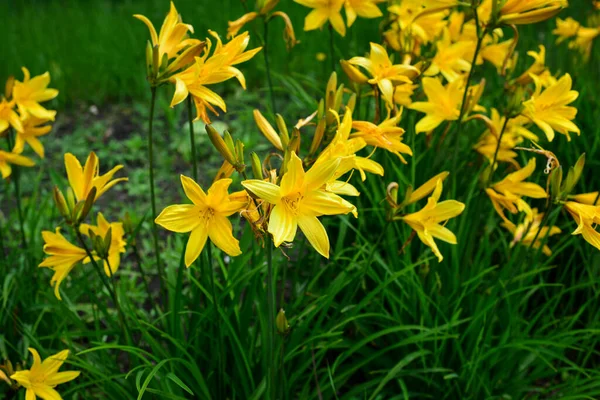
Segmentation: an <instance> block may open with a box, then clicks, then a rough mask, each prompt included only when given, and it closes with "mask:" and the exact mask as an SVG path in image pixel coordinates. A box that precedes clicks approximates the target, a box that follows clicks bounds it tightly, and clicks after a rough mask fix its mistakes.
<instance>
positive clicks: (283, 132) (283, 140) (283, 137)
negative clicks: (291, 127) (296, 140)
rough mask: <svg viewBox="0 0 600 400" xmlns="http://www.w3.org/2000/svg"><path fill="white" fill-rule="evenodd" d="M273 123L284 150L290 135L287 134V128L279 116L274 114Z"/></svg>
mask: <svg viewBox="0 0 600 400" xmlns="http://www.w3.org/2000/svg"><path fill="white" fill-rule="evenodd" d="M275 122H276V123H277V129H279V136H280V138H281V145H282V146H283V148H284V149H285V148H286V147H287V145H288V143H289V141H290V135H289V134H288V129H287V126H286V125H285V121H284V120H283V117H282V116H281V114H275Z"/></svg>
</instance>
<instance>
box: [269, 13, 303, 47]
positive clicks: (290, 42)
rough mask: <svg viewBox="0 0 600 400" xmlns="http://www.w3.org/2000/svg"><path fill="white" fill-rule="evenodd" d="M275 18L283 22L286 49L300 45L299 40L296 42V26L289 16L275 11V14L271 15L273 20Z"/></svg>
mask: <svg viewBox="0 0 600 400" xmlns="http://www.w3.org/2000/svg"><path fill="white" fill-rule="evenodd" d="M273 17H279V18H281V19H282V20H283V24H284V28H283V41H284V42H285V47H286V48H287V49H288V50H290V49H291V48H292V47H294V46H295V45H297V44H298V43H300V41H299V40H296V33H295V32H294V25H292V20H291V19H290V17H289V15H287V14H286V13H284V12H282V11H275V12H274V13H273V14H271V18H273Z"/></svg>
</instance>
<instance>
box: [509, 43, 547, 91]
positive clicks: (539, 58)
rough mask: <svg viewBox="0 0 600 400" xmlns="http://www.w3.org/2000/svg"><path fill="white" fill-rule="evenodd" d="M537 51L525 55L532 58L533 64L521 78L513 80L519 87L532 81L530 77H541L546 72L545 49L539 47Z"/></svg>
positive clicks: (541, 46)
mask: <svg viewBox="0 0 600 400" xmlns="http://www.w3.org/2000/svg"><path fill="white" fill-rule="evenodd" d="M539 49H540V51H539V52H535V51H533V50H530V51H528V52H527V55H528V56H530V57H532V58H533V64H531V65H530V66H529V68H527V70H526V71H525V72H523V74H521V76H519V77H518V78H517V79H515V82H516V83H518V84H519V85H527V84H528V83H530V82H532V81H533V78H532V75H541V74H542V73H544V71H546V47H544V46H543V45H540V47H539Z"/></svg>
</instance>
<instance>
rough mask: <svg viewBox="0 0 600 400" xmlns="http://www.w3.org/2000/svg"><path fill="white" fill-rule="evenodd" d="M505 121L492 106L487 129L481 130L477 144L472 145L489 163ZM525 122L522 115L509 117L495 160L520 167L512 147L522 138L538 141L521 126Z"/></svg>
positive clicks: (520, 141)
mask: <svg viewBox="0 0 600 400" xmlns="http://www.w3.org/2000/svg"><path fill="white" fill-rule="evenodd" d="M486 120H487V118H486ZM505 121H506V117H505V116H501V115H500V113H498V110H496V109H495V108H492V113H491V116H490V118H489V120H488V129H487V130H486V131H485V132H483V134H482V135H481V137H480V139H479V141H478V142H477V144H476V145H475V146H473V148H474V149H475V151H477V152H478V153H480V154H481V155H483V156H484V157H485V158H486V159H487V160H488V161H489V162H490V164H491V163H492V161H493V160H494V154H496V148H498V139H499V137H500V132H501V131H502V127H503V126H504V122H505ZM526 122H528V121H527V119H526V118H524V117H517V118H511V119H510V120H509V121H508V123H507V124H506V129H505V130H504V134H503V135H502V142H501V143H500V148H499V150H498V154H497V157H496V161H497V162H509V163H511V164H512V165H513V166H515V167H516V168H520V166H519V163H518V162H517V161H516V160H515V158H516V157H517V153H516V152H515V151H514V150H513V149H514V148H515V147H516V146H518V145H520V144H521V143H523V141H524V139H529V140H532V141H534V142H537V141H538V137H537V136H536V135H534V134H533V133H531V132H530V131H529V130H528V129H527V128H525V127H524V126H523V124H525V123H526Z"/></svg>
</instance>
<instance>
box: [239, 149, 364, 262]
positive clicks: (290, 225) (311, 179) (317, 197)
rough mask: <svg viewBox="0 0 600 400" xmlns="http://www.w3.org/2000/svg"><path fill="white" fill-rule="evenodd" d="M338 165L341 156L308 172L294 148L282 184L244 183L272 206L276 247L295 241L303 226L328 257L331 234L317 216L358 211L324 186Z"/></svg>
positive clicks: (271, 230)
mask: <svg viewBox="0 0 600 400" xmlns="http://www.w3.org/2000/svg"><path fill="white" fill-rule="evenodd" d="M339 166H340V159H336V160H330V161H328V162H324V163H321V164H315V165H313V166H312V167H311V168H310V169H309V170H308V171H306V172H305V171H304V168H303V167H302V160H300V158H298V156H297V155H296V153H295V152H293V151H292V152H291V155H290V160H289V162H288V163H287V171H286V172H285V173H284V174H283V176H282V178H281V184H280V185H279V186H277V185H275V184H274V183H270V182H266V181H262V180H257V179H251V180H246V181H243V182H242V185H243V186H244V187H245V188H246V189H247V190H248V191H250V192H252V193H253V194H254V195H255V196H256V197H258V198H259V199H262V200H264V201H266V202H267V203H269V204H272V205H273V209H272V210H271V215H270V217H269V225H268V231H269V233H270V234H271V235H273V242H274V244H275V247H279V246H280V245H281V244H282V243H283V242H292V241H293V240H294V238H295V237H296V230H297V228H298V227H300V230H302V232H303V233H304V235H305V236H306V238H307V239H308V241H309V243H310V244H311V245H312V246H313V247H314V248H315V250H317V252H318V253H319V254H321V255H322V256H323V257H325V258H329V237H328V236H327V232H326V231H325V227H324V226H323V225H322V224H321V222H320V221H319V219H318V218H317V217H320V216H322V215H338V214H348V213H351V212H355V211H356V207H354V206H353V205H352V204H350V203H349V202H347V201H346V200H344V199H343V198H341V197H340V196H338V195H336V194H334V193H331V192H329V191H327V190H326V189H324V186H325V185H326V183H327V182H329V181H330V180H331V179H332V178H333V176H334V174H335V173H336V170H337V169H338V168H339Z"/></svg>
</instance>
